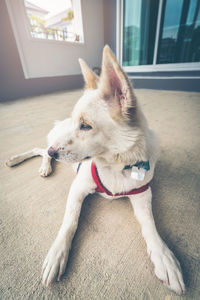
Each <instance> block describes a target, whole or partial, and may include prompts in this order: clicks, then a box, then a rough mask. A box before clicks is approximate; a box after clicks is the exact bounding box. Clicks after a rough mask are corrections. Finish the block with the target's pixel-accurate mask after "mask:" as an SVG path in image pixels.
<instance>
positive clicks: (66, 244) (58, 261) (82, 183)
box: [42, 167, 95, 286]
mask: <svg viewBox="0 0 200 300" xmlns="http://www.w3.org/2000/svg"><path fill="white" fill-rule="evenodd" d="M81 168H83V167H81ZM81 171H82V170H81ZM81 171H80V172H79V173H80V174H78V175H77V176H76V178H75V180H74V182H73V183H72V186H71V189H70V192H69V196H68V199H67V205H66V212H65V215H64V219H63V223H62V225H61V228H60V230H59V232H58V235H57V237H56V239H55V241H54V243H53V245H52V246H51V248H50V250H49V252H48V254H47V257H46V259H45V261H44V264H43V267H42V274H43V275H42V283H43V284H44V285H45V286H48V285H49V284H50V283H51V282H52V281H54V279H57V280H58V281H59V280H60V277H61V275H62V274H63V273H64V271H65V267H66V264H67V259H68V254H69V250H70V247H71V243H72V239H73V237H74V234H75V231H76V229H77V226H78V219H79V215H80V211H81V206H82V203H83V200H84V198H85V197H86V196H87V195H88V194H89V193H93V192H94V189H95V185H94V182H93V180H92V179H91V178H90V177H87V176H84V173H83V172H81ZM81 173H82V174H81ZM83 176H84V177H83Z"/></svg>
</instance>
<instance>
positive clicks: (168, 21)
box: [157, 0, 200, 64]
mask: <svg viewBox="0 0 200 300" xmlns="http://www.w3.org/2000/svg"><path fill="white" fill-rule="evenodd" d="M198 61H200V0H165V1H164V4H163V11H162V22H161V30H160V39H159V47H158V57H157V63H158V64H166V63H184V62H198Z"/></svg>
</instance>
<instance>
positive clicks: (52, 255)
mask: <svg viewBox="0 0 200 300" xmlns="http://www.w3.org/2000/svg"><path fill="white" fill-rule="evenodd" d="M68 254H69V247H67V245H66V241H65V240H59V241H57V240H55V242H54V243H53V245H52V246H51V248H50V250H49V252H48V254H47V256H46V258H45V261H44V264H43V266H42V283H43V285H45V286H49V285H50V284H51V283H52V282H53V281H54V280H56V279H57V281H59V280H60V277H61V276H62V274H63V273H64V271H65V268H66V264H67V259H68Z"/></svg>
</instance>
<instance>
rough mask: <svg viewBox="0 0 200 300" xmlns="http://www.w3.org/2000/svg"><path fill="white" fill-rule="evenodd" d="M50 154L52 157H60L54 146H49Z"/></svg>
mask: <svg viewBox="0 0 200 300" xmlns="http://www.w3.org/2000/svg"><path fill="white" fill-rule="evenodd" d="M48 154H49V156H51V157H52V158H55V159H58V157H59V154H58V152H57V150H55V149H54V148H53V147H50V148H49V150H48Z"/></svg>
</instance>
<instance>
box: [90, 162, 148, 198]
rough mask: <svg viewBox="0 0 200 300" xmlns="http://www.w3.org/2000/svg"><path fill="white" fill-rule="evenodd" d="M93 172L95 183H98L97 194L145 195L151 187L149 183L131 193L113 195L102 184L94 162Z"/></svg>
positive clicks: (119, 194) (118, 194)
mask: <svg viewBox="0 0 200 300" xmlns="http://www.w3.org/2000/svg"><path fill="white" fill-rule="evenodd" d="M91 172H92V177H93V179H94V182H95V183H96V185H97V188H96V192H97V193H105V194H107V195H109V196H115V197H116V196H128V195H136V194H140V193H143V192H145V191H146V190H147V189H148V187H149V183H147V184H145V185H143V186H141V187H139V188H137V189H133V190H131V191H129V192H124V193H117V194H112V193H111V192H110V191H108V190H107V189H106V187H105V186H104V185H103V183H102V182H101V180H100V178H99V174H98V171H97V168H96V166H95V163H94V162H93V161H92V164H91Z"/></svg>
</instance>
